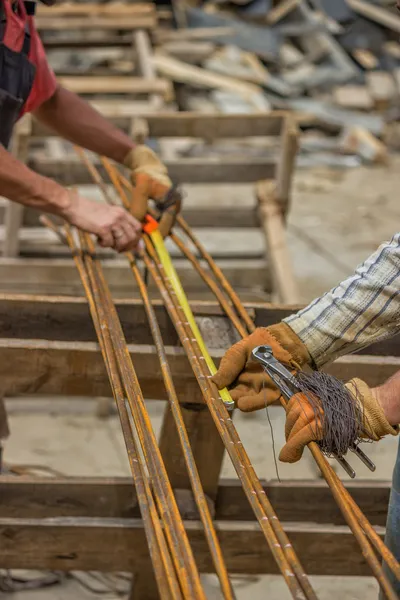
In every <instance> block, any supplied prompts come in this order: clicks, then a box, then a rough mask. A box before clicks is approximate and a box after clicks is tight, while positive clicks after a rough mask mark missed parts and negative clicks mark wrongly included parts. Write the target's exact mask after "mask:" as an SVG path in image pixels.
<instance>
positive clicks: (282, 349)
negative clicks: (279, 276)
mask: <svg viewBox="0 0 400 600" xmlns="http://www.w3.org/2000/svg"><path fill="white" fill-rule="evenodd" d="M262 345H264V346H271V347H272V351H273V353H274V356H275V358H276V359H277V360H279V361H280V362H282V363H284V364H285V365H287V366H288V367H289V369H290V370H291V371H292V372H293V371H296V370H298V369H299V368H300V367H301V366H303V365H306V364H309V365H311V363H312V359H311V357H310V355H309V353H308V350H307V348H306V347H305V346H304V344H303V342H302V341H301V340H300V339H299V338H298V337H297V335H296V334H295V333H294V331H293V330H292V329H291V328H290V327H289V325H286V323H279V324H278V325H271V327H260V328H258V329H256V330H255V331H254V333H252V334H251V335H249V336H248V337H246V338H244V339H243V340H241V341H240V342H238V343H237V344H235V345H234V346H232V348H230V349H229V350H228V351H227V352H226V354H225V356H224V357H223V358H222V360H221V364H220V366H219V369H218V372H217V373H216V374H215V375H214V376H213V377H212V381H213V382H214V383H215V385H216V386H217V387H218V389H220V390H221V389H222V388H224V387H229V386H232V388H231V396H232V399H233V400H234V401H235V402H236V405H237V407H238V408H240V410H242V411H244V412H252V411H254V410H258V409H260V408H265V406H267V405H269V404H273V403H274V402H276V401H277V400H278V399H279V396H280V392H279V391H278V389H277V388H276V387H275V386H274V384H273V383H272V381H271V380H270V379H269V377H268V376H267V375H266V374H265V371H264V369H263V368H262V367H261V365H260V364H258V363H256V362H255V361H254V360H253V359H252V355H251V353H252V351H253V349H254V348H256V346H262Z"/></svg>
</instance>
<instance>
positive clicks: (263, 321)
mask: <svg viewBox="0 0 400 600" xmlns="http://www.w3.org/2000/svg"><path fill="white" fill-rule="evenodd" d="M14 262H15V261H13V263H14ZM17 262H18V263H20V262H25V264H26V270H27V269H28V268H29V264H31V263H32V264H34V263H36V262H37V261H17ZM43 262H45V263H46V262H47V261H43ZM63 262H64V261H56V264H55V267H56V268H58V269H59V270H60V269H61V270H62V267H61V266H60V263H63ZM120 276H122V274H121V273H120ZM79 291H80V294H79V293H78V294H77V295H76V296H45V295H43V293H41V294H40V295H38V296H33V295H31V294H10V293H0V338H10V339H21V340H22V339H26V340H29V339H48V340H55V341H56V340H59V341H70V342H73V341H76V342H94V341H95V340H96V336H95V333H94V329H93V326H92V323H91V320H90V315H89V311H88V307H87V303H86V300H85V298H84V297H83V291H82V289H81V290H79ZM115 304H116V307H117V310H118V315H119V318H120V321H121V324H122V327H123V330H124V333H125V335H126V337H127V339H128V342H132V343H136V344H151V343H152V341H151V336H150V332H149V329H148V325H147V319H146V315H145V312H144V309H143V306H142V303H141V301H140V300H139V299H136V300H135V299H132V297H131V296H130V297H129V298H127V299H121V298H120V299H118V298H117V299H116V300H115ZM244 306H245V307H246V308H247V310H248V312H249V315H250V316H251V317H252V318H253V319H254V321H255V324H256V326H257V327H263V326H264V327H267V326H268V325H272V324H274V323H278V322H279V321H281V320H282V319H284V318H285V317H288V316H289V315H291V314H292V313H294V312H296V311H297V310H299V309H300V308H302V307H301V306H300V305H293V306H284V305H279V304H270V303H257V302H252V303H245V305H244ZM153 307H154V310H155V312H156V316H157V319H158V322H159V323H160V327H161V329H162V332H163V339H164V343H165V344H166V345H168V346H176V345H178V337H177V335H176V332H175V329H174V326H173V325H172V322H171V321H170V319H169V317H168V314H167V311H166V310H165V308H164V306H163V304H162V302H161V301H159V300H153ZM191 307H192V310H193V312H194V314H195V316H196V317H199V316H208V317H209V318H210V320H211V324H212V327H213V329H214V330H215V331H217V332H218V335H220V334H221V325H220V323H221V322H225V317H224V316H223V312H222V309H221V308H220V306H219V305H218V304H217V303H216V302H215V301H199V300H192V301H191ZM225 339H226V338H225ZM229 341H230V340H229V339H226V341H225V344H226V347H227V346H228V345H229ZM399 357H400V336H399V335H397V336H394V337H392V338H390V339H388V340H385V341H384V342H380V343H378V344H373V345H372V346H369V347H368V348H364V349H363V350H361V351H360V352H359V353H358V354H356V355H350V356H347V357H343V358H341V359H340V360H339V362H338V364H342V365H344V364H345V363H349V364H351V363H352V362H353V359H354V360H355V359H357V361H358V363H359V364H360V365H361V364H362V365H363V366H362V369H365V370H368V368H370V367H369V365H371V367H372V368H373V369H374V368H375V367H376V366H377V365H379V364H381V365H386V366H385V367H384V368H385V369H389V368H396V364H397V360H398V358H399ZM390 365H391V366H390ZM343 368H344V367H343Z"/></svg>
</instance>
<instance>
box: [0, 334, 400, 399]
mask: <svg viewBox="0 0 400 600" xmlns="http://www.w3.org/2000/svg"><path fill="white" fill-rule="evenodd" d="M228 345H229V344H228ZM129 350H130V352H131V355H132V360H133V362H134V365H135V369H136V371H137V374H138V377H139V379H140V383H141V386H142V390H143V394H144V396H145V397H146V398H149V399H153V398H158V399H161V400H162V399H165V398H166V393H165V389H164V385H163V381H162V377H161V373H160V365H159V360H158V356H157V355H156V353H155V350H154V347H153V346H150V345H144V344H129ZM166 351H167V357H168V361H169V364H170V367H171V370H172V375H173V377H174V381H175V385H176V388H177V392H178V395H179V397H180V399H181V400H182V402H193V400H194V401H195V402H196V403H198V402H199V398H198V397H197V396H196V391H197V389H198V386H197V382H196V380H195V378H194V375H193V373H192V371H191V368H190V366H189V363H188V360H187V357H186V355H185V354H184V352H183V350H182V349H181V348H177V347H171V346H167V349H166ZM210 353H211V356H212V358H213V360H214V361H215V362H216V363H217V364H218V363H219V361H220V360H221V358H222V355H223V354H224V351H223V350H215V349H213V348H210ZM399 369H400V358H398V357H386V358H382V357H374V356H363V355H354V356H349V357H344V358H341V359H339V360H338V361H337V362H335V363H334V364H333V365H331V366H329V367H328V368H327V369H326V370H327V371H328V372H330V373H332V374H333V375H335V376H336V377H339V378H340V379H343V380H345V381H347V380H349V379H351V378H353V377H359V378H360V379H363V380H364V381H366V382H367V383H368V384H369V385H371V386H376V385H379V384H382V383H383V382H384V381H385V380H386V379H388V378H389V377H390V376H391V375H393V374H394V373H395V372H396V371H398V370H399ZM0 382H1V383H0V392H1V393H2V394H4V395H7V396H10V397H11V396H16V395H21V394H43V395H46V394H51V395H58V396H62V395H65V396H110V395H111V393H110V387H109V383H108V378H107V375H106V372H105V369H104V364H103V360H102V358H101V355H100V353H99V351H98V347H97V344H96V343H95V342H64V341H48V340H18V339H7V338H3V339H1V340H0Z"/></svg>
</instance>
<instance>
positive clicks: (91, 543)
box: [0, 517, 383, 576]
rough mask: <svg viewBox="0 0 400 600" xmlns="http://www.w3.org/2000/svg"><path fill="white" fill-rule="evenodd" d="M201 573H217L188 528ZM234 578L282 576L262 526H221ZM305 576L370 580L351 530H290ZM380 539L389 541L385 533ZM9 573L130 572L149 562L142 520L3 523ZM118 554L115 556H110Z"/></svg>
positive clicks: (196, 531) (1, 556)
mask: <svg viewBox="0 0 400 600" xmlns="http://www.w3.org/2000/svg"><path fill="white" fill-rule="evenodd" d="M185 526H186V530H187V532H188V536H189V540H190V543H191V545H192V548H193V551H194V555H195V559H196V562H197V565H198V567H199V570H200V571H201V572H206V573H212V572H213V571H214V568H213V564H212V560H211V557H210V553H209V549H208V547H207V544H206V541H205V538H204V533H203V530H202V526H201V525H200V524H199V523H197V522H189V521H187V522H186V523H185ZM216 527H217V528H218V537H219V540H220V543H221V546H222V552H223V554H224V558H225V561H226V565H227V568H228V571H229V572H230V573H248V574H259V573H277V572H278V569H277V566H276V563H275V561H274V559H273V558H272V555H271V552H270V550H269V549H268V546H267V544H266V541H265V538H264V535H263V534H262V532H261V531H260V529H259V526H258V524H255V523H254V524H253V523H226V522H222V521H217V522H216ZM285 529H286V532H287V533H288V535H289V538H290V541H291V542H292V544H293V546H294V549H295V551H296V552H297V553H298V555H299V556H301V559H302V564H303V566H304V568H305V570H306V571H307V572H308V573H310V574H319V575H323V574H324V575H332V574H336V575H338V574H340V575H342V576H344V575H353V576H356V575H359V576H361V575H370V570H369V568H368V567H367V565H366V562H365V560H364V559H363V557H362V555H361V552H360V550H359V547H358V544H357V542H356V540H355V538H354V536H353V535H352V533H351V532H350V531H349V530H348V528H347V527H333V526H331V527H329V526H314V527H310V528H307V527H306V526H301V525H297V526H296V525H287V526H286V527H285ZM378 531H379V534H380V535H383V531H382V528H379V530H378ZM0 542H1V543H0V560H1V564H2V566H3V568H5V569H12V568H25V569H26V568H28V569H40V570H47V569H51V570H62V571H74V570H96V571H130V572H132V571H133V570H134V568H135V565H137V564H138V561H140V562H142V561H143V559H144V557H146V556H148V548H147V541H146V537H145V534H144V530H143V525H142V522H141V521H140V520H136V519H129V520H126V519H122V520H119V519H107V520H102V519H88V518H75V519H73V520H71V519H69V518H63V517H60V518H55V519H49V520H47V519H26V520H25V519H1V520H0ZM110 548H112V552H110Z"/></svg>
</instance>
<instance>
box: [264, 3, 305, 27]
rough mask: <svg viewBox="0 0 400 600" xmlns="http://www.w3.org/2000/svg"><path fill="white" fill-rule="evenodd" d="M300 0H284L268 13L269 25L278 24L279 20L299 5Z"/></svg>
mask: <svg viewBox="0 0 400 600" xmlns="http://www.w3.org/2000/svg"><path fill="white" fill-rule="evenodd" d="M299 4H300V2H299V0H283V1H282V2H280V3H279V4H278V5H277V6H275V7H274V8H273V9H271V10H270V11H269V12H268V13H267V17H266V21H267V23H268V25H276V23H278V21H280V20H281V19H283V18H284V17H286V16H287V15H288V14H289V13H291V12H292V10H294V9H295V8H297V7H298V6H299Z"/></svg>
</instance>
